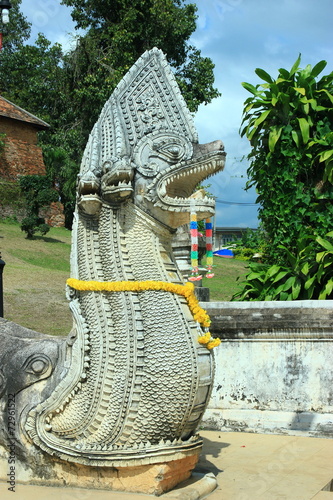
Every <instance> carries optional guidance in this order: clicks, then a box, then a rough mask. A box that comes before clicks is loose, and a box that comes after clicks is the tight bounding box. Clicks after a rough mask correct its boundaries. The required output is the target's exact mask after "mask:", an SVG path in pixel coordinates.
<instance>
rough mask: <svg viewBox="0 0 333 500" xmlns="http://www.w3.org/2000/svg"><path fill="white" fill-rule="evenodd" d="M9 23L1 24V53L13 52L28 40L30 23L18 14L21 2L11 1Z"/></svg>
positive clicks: (18, 0)
mask: <svg viewBox="0 0 333 500" xmlns="http://www.w3.org/2000/svg"><path fill="white" fill-rule="evenodd" d="M10 3H11V5H12V8H11V9H10V13H9V16H10V22H9V23H8V24H2V26H1V31H2V34H3V49H2V51H1V52H15V50H17V49H18V48H19V47H21V46H22V45H23V43H24V42H25V41H26V40H28V38H29V37H30V32H31V23H29V22H28V21H27V19H26V18H25V17H24V16H23V14H22V13H21V12H20V5H21V3H22V0H11V2H10Z"/></svg>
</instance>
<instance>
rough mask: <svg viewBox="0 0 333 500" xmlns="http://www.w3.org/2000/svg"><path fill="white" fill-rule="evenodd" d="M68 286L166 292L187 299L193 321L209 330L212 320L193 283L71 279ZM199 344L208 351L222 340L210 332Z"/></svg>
mask: <svg viewBox="0 0 333 500" xmlns="http://www.w3.org/2000/svg"><path fill="white" fill-rule="evenodd" d="M66 283H67V285H68V286H70V287H71V288H74V289H75V290H78V291H81V292H143V291H145V290H164V291H165V292H171V293H176V294H177V295H181V296H183V297H185V299H186V301H187V304H188V307H189V309H190V311H191V313H192V315H193V319H194V320H195V321H197V322H198V323H200V325H201V326H202V327H203V328H205V329H207V328H208V327H209V326H210V324H211V320H210V318H209V316H208V314H207V312H206V311H205V310H204V309H203V308H202V307H201V306H200V305H199V301H198V299H197V298H196V296H195V294H194V285H193V283H189V282H188V283H186V284H185V285H177V284H176V283H169V282H167V281H83V280H77V279H75V278H69V279H68V280H67V282H66ZM198 342H199V343H200V344H202V345H205V347H207V349H213V347H216V346H218V345H219V344H220V343H221V341H220V339H218V338H217V339H213V338H212V337H211V334H210V332H209V331H207V332H206V333H205V335H202V336H200V337H199V338H198Z"/></svg>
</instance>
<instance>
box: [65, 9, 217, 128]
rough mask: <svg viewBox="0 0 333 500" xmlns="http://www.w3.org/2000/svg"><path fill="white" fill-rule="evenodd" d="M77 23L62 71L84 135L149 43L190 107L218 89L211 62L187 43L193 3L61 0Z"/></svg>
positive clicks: (192, 25) (192, 22)
mask: <svg viewBox="0 0 333 500" xmlns="http://www.w3.org/2000/svg"><path fill="white" fill-rule="evenodd" d="M63 3H64V4H65V5H68V6H70V7H73V10H72V17H73V20H74V21H75V22H76V27H77V28H83V29H86V30H87V31H86V33H85V35H83V36H81V37H79V38H78V41H77V47H76V49H75V50H73V51H72V52H71V53H70V54H68V56H67V58H66V71H67V76H68V78H69V84H70V87H71V89H72V91H73V95H74V98H75V106H76V109H80V113H81V117H82V118H84V124H85V126H86V129H87V130H86V135H87V134H88V133H89V131H90V130H91V127H92V126H93V124H94V122H95V121H96V119H97V117H98V115H99V112H100V110H101V108H102V106H103V104H104V102H105V101H106V99H107V98H108V97H109V96H110V94H111V92H112V90H113V89H114V88H115V87H116V85H117V84H118V82H119V81H120V79H121V78H122V77H123V76H124V74H125V73H126V72H127V71H128V69H129V68H130V67H131V66H132V64H134V63H135V61H136V60H137V59H138V58H139V57H140V56H141V55H142V54H143V52H145V51H146V50H148V49H151V48H153V47H154V46H156V47H158V48H160V49H162V50H163V52H164V53H165V54H166V55H167V58H168V61H169V62H170V64H171V65H172V67H173V68H174V71H175V75H176V78H177V80H178V83H179V85H180V87H181V90H182V92H183V95H184V98H185V100H186V101H187V104H188V106H189V108H190V110H191V111H195V110H196V109H197V108H198V106H199V104H201V103H208V102H210V101H211V100H212V99H213V98H214V97H217V96H218V95H220V94H219V92H218V91H217V89H215V88H214V87H213V83H214V74H213V68H214V65H213V63H212V61H211V60H210V59H209V58H205V57H202V56H201V54H200V51H199V50H197V49H195V48H194V47H193V46H191V45H189V43H188V40H189V38H190V36H191V34H192V33H193V32H194V30H195V28H196V18H197V16H196V10H197V8H196V6H195V4H186V3H185V2H184V0H144V1H142V0H96V1H95V2H86V1H85V0H63Z"/></svg>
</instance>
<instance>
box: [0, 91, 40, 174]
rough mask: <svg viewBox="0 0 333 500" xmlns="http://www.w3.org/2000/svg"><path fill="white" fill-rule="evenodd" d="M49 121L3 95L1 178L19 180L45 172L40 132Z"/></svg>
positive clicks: (0, 124)
mask: <svg viewBox="0 0 333 500" xmlns="http://www.w3.org/2000/svg"><path fill="white" fill-rule="evenodd" d="M47 128H49V125H48V124H47V123H46V122H44V121H43V120H40V119H39V118H37V117H36V116H34V115H32V114H31V113H28V111H25V110H24V109H22V108H20V107H19V106H16V104H13V103H11V102H10V101H7V99H4V97H1V96H0V134H4V135H5V136H4V142H5V147H4V150H3V152H2V154H1V155H0V179H1V180H13V181H15V180H17V178H18V177H19V176H20V175H32V174H38V175H43V174H45V165H44V161H43V155H42V150H41V148H40V147H39V146H37V134H38V132H39V131H41V130H46V129H47Z"/></svg>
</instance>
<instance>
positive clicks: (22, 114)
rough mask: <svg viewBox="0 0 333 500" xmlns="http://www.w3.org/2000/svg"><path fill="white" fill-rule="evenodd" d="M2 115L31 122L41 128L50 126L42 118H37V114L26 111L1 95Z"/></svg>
mask: <svg viewBox="0 0 333 500" xmlns="http://www.w3.org/2000/svg"><path fill="white" fill-rule="evenodd" d="M0 116H5V117H6V118H12V119H13V120H19V121H21V122H26V123H31V124H33V125H35V126H36V127H38V128H40V129H46V128H49V126H50V125H49V124H48V123H46V122H44V121H43V120H41V119H40V118H37V116H34V115H32V114H31V113H29V112H28V111H25V109H22V108H20V107H19V106H17V105H16V104H13V103H12V102H10V101H7V99H5V98H4V97H2V96H0Z"/></svg>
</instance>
